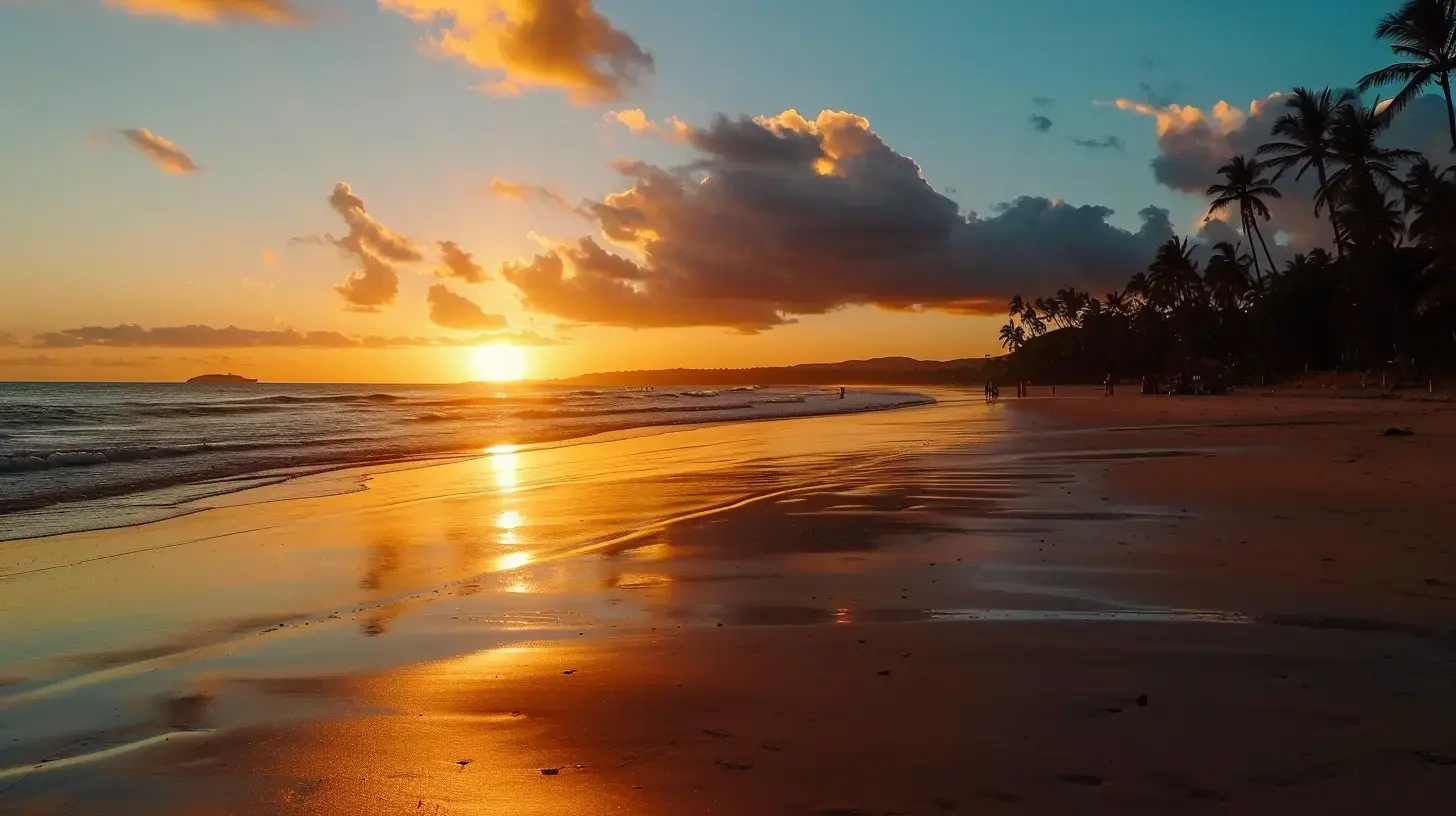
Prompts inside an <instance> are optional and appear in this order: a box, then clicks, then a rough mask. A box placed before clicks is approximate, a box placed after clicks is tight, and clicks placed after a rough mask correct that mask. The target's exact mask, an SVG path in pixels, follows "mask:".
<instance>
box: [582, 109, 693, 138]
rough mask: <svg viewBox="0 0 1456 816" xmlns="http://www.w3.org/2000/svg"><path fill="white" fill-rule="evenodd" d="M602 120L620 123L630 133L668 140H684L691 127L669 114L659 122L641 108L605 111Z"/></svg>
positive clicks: (688, 134)
mask: <svg viewBox="0 0 1456 816" xmlns="http://www.w3.org/2000/svg"><path fill="white" fill-rule="evenodd" d="M602 122H604V123H606V124H609V125H611V124H616V125H621V126H622V127H624V128H626V129H627V130H629V131H631V132H632V133H637V134H649V135H652V136H657V137H659V138H661V139H663V140H664V141H668V142H685V141H687V139H688V137H689V136H690V135H691V134H692V128H691V127H689V126H688V124H687V123H686V122H684V121H683V120H681V119H679V118H677V117H676V116H669V117H667V118H666V119H663V120H662V121H661V122H656V121H653V120H652V119H649V118H648V116H647V114H646V113H645V112H643V110H642V109H641V108H627V109H625V110H616V111H607V112H606V113H604V114H602Z"/></svg>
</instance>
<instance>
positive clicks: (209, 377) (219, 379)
mask: <svg viewBox="0 0 1456 816" xmlns="http://www.w3.org/2000/svg"><path fill="white" fill-rule="evenodd" d="M187 382H188V383H189V384H203V385H219V384H221V385H242V384H251V383H255V382H257V380H255V379H252V378H250V377H240V376H238V375H237V374H199V375H197V376H196V377H193V378H192V379H190V380H188V381H187Z"/></svg>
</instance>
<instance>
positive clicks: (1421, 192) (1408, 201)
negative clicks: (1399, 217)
mask: <svg viewBox="0 0 1456 816" xmlns="http://www.w3.org/2000/svg"><path fill="white" fill-rule="evenodd" d="M1450 172H1451V168H1444V169H1443V168H1441V167H1439V166H1437V165H1434V164H1431V161H1430V159H1427V158H1426V157H1425V156H1421V157H1420V158H1418V159H1416V160H1415V161H1414V162H1412V163H1411V165H1410V167H1409V168H1407V169H1406V171H1405V180H1404V182H1403V189H1402V192H1403V194H1404V198H1405V211H1406V214H1407V215H1409V214H1410V213H1421V212H1422V211H1424V210H1425V209H1426V207H1427V206H1429V205H1430V203H1431V202H1432V201H1433V200H1434V199H1436V198H1438V197H1439V196H1440V195H1441V191H1442V190H1443V188H1445V187H1446V186H1447V185H1448V184H1450V182H1448V181H1446V175H1447V174H1448V173H1450Z"/></svg>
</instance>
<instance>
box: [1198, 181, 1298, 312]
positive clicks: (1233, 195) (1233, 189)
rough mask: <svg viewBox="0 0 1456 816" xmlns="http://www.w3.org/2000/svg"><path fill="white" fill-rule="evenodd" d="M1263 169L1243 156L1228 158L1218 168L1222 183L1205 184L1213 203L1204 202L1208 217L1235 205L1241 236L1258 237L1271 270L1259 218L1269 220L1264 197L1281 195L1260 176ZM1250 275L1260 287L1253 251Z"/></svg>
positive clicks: (1261, 284)
mask: <svg viewBox="0 0 1456 816" xmlns="http://www.w3.org/2000/svg"><path fill="white" fill-rule="evenodd" d="M1263 170H1264V167H1263V165H1261V164H1260V163H1259V162H1258V161H1257V160H1254V159H1250V158H1249V157H1247V156H1234V157H1233V158H1232V159H1229V161H1228V163H1227V164H1225V165H1224V166H1222V167H1220V168H1218V173H1219V175H1221V176H1223V178H1224V180H1223V182H1221V183H1218V184H1210V185H1209V186H1208V195H1209V196H1210V197H1212V198H1213V203H1211V204H1209V205H1208V214H1209V216H1210V217H1213V216H1217V215H1218V214H1219V213H1221V212H1223V211H1224V210H1227V209H1228V208H1229V207H1230V206H1232V205H1234V204H1237V205H1238V208H1239V218H1240V220H1241V221H1242V222H1243V226H1244V236H1245V237H1248V236H1256V237H1258V239H1259V245H1260V246H1262V247H1263V248H1264V257H1265V258H1266V259H1267V260H1268V261H1269V269H1270V270H1271V271H1272V270H1273V269H1274V258H1273V257H1272V256H1271V255H1270V254H1269V245H1268V244H1267V243H1265V242H1264V233H1263V232H1261V231H1260V230H1259V219H1261V218H1262V219H1263V220H1265V221H1268V220H1269V207H1268V205H1266V204H1265V203H1264V199H1266V198H1281V197H1282V195H1281V193H1280V192H1279V190H1278V189H1277V188H1275V187H1274V185H1273V184H1272V183H1271V182H1270V180H1269V179H1266V178H1264V176H1263ZM1254 278H1255V280H1256V281H1257V282H1258V285H1259V288H1260V289H1262V288H1264V277H1263V275H1262V274H1260V272H1259V256H1258V254H1257V253H1255V254H1254Z"/></svg>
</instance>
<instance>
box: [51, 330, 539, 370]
mask: <svg viewBox="0 0 1456 816" xmlns="http://www.w3.org/2000/svg"><path fill="white" fill-rule="evenodd" d="M487 341H490V342H503V341H504V342H514V343H519V344H522V345H526V344H530V345H559V344H560V343H561V342H562V341H560V340H555V339H553V338H550V337H543V336H541V335H538V334H535V333H534V332H529V331H522V332H511V331H492V332H486V333H483V334H480V335H479V336H473V337H469V338H459V337H381V336H377V335H369V336H365V337H356V336H350V335H346V334H341V333H339V332H335V331H306V332H305V331H296V330H294V329H242V328H238V327H237V326H223V327H214V326H205V325H198V324H192V325H187V326H157V327H154V328H147V327H143V326H139V325H137V324H135V323H123V324H121V325H117V326H83V327H81V328H75V329H62V330H60V331H53V332H44V333H41V334H37V335H36V336H35V339H34V342H33V343H31V344H29V345H30V347H31V348H43V349H62V348H82V347H103V348H129V349H141V348H165V349H229V348H293V349H388V348H427V347H449V346H460V345H473V344H476V343H483V342H487ZM195 359H196V360H198V361H208V360H210V361H213V362H217V361H220V360H226V359H227V358H219V357H204V358H195Z"/></svg>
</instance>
